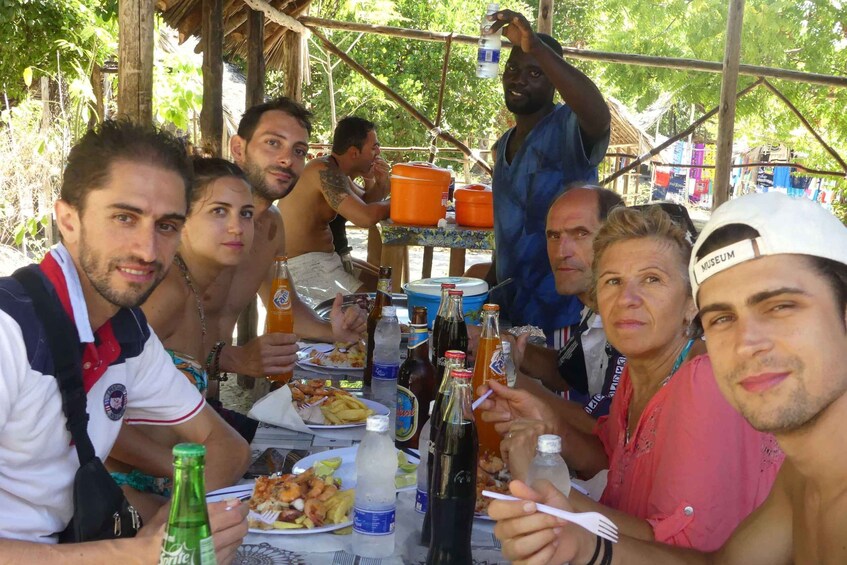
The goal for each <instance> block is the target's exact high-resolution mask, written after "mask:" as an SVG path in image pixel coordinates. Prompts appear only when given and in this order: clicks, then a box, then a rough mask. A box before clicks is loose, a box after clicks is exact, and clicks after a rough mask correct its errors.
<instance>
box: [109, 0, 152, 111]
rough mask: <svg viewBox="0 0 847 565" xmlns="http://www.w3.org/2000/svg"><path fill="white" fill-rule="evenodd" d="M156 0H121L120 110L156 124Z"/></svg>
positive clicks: (119, 8) (119, 38) (119, 31)
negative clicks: (154, 23) (154, 90)
mask: <svg viewBox="0 0 847 565" xmlns="http://www.w3.org/2000/svg"><path fill="white" fill-rule="evenodd" d="M154 9H155V1H154V0H121V1H120V2H118V113H119V114H121V115H123V116H126V117H128V118H129V119H131V120H133V121H135V122H137V123H139V124H142V125H152V124H153V13H154Z"/></svg>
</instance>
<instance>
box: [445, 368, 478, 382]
mask: <svg viewBox="0 0 847 565" xmlns="http://www.w3.org/2000/svg"><path fill="white" fill-rule="evenodd" d="M450 376H452V377H453V378H454V379H459V380H471V379H472V378H473V371H469V370H468V369H453V372H452V373H450Z"/></svg>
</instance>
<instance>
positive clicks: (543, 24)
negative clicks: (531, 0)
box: [535, 0, 553, 35]
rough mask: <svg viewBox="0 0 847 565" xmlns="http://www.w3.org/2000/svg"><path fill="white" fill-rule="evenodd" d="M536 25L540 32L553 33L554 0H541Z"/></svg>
mask: <svg viewBox="0 0 847 565" xmlns="http://www.w3.org/2000/svg"><path fill="white" fill-rule="evenodd" d="M535 27H536V30H537V31H538V33H546V34H547V35H553V0H539V2H538V21H537V22H536V24H535Z"/></svg>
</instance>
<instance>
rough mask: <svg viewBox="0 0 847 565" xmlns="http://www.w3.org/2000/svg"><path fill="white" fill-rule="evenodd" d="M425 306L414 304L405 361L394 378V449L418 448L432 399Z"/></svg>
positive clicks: (432, 388) (433, 376)
mask: <svg viewBox="0 0 847 565" xmlns="http://www.w3.org/2000/svg"><path fill="white" fill-rule="evenodd" d="M426 316H427V314H426V307H425V306H415V309H414V310H413V311H412V323H411V327H410V328H409V344H408V351H407V353H406V360H405V361H403V364H402V365H401V366H400V374H399V375H398V377H397V428H396V443H397V447H398V448H403V447H411V448H415V449H417V448H418V436H419V435H420V432H421V429H422V428H423V425H424V423H425V422H426V421H427V419H428V417H429V416H428V414H427V408H428V407H429V403H430V402H431V401H432V400H434V399H435V392H436V391H435V368H434V367H433V366H432V363H431V362H430V360H429V331H428V330H427V325H426Z"/></svg>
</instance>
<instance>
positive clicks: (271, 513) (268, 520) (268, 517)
mask: <svg viewBox="0 0 847 565" xmlns="http://www.w3.org/2000/svg"><path fill="white" fill-rule="evenodd" d="M278 517H279V511H278V510H266V511H265V512H262V513H261V514H259V513H258V512H256V511H255V510H251V511H250V514H249V516H248V518H251V519H253V520H258V521H260V522H263V523H265V524H273V523H274V522H276V519H277V518H278Z"/></svg>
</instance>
